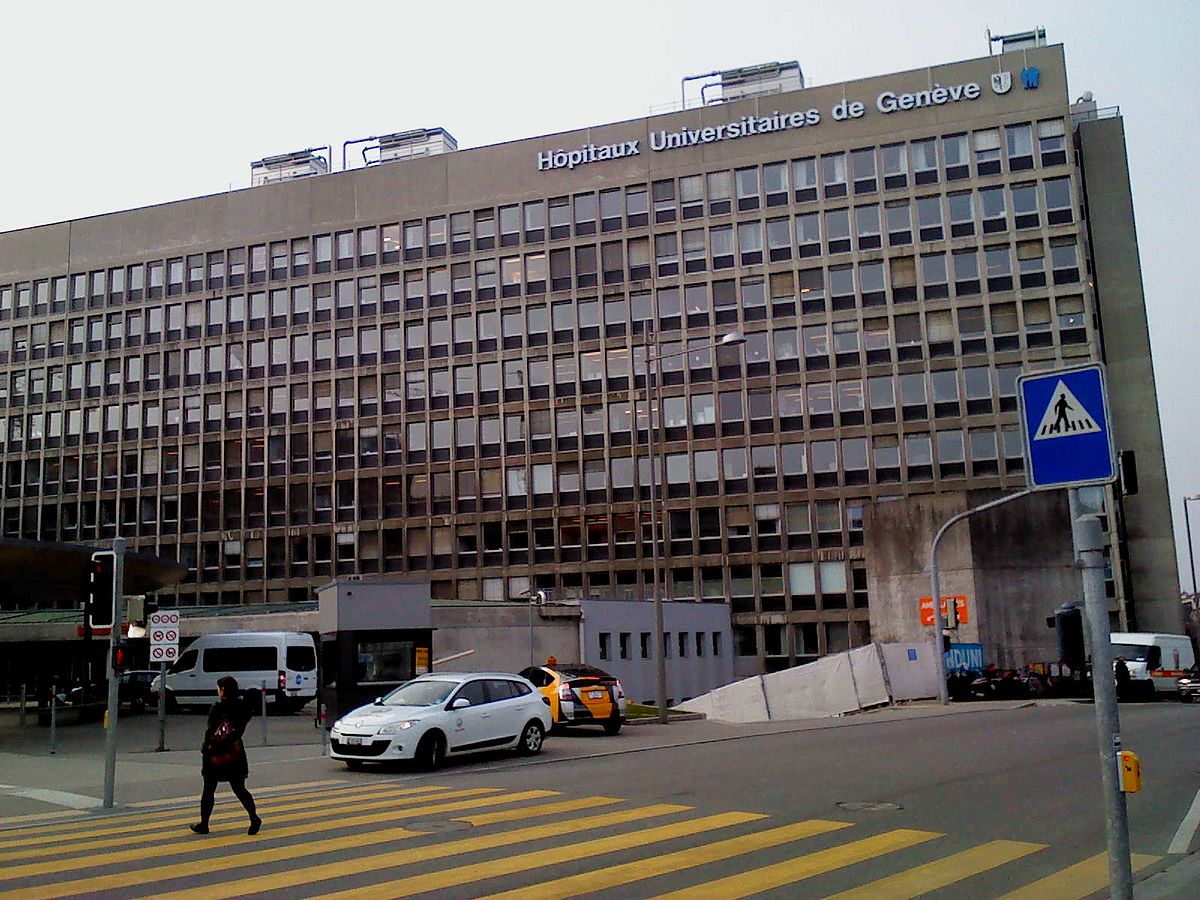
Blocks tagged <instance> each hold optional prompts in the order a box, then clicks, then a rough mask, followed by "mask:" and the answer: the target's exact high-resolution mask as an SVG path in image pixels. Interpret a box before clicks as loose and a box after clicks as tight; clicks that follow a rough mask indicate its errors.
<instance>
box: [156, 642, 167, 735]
mask: <svg viewBox="0 0 1200 900" xmlns="http://www.w3.org/2000/svg"><path fill="white" fill-rule="evenodd" d="M155 749H156V750H158V751H159V752H160V753H161V752H162V751H163V750H166V749H167V664H166V663H165V662H161V663H159V664H158V746H157V747H156V748H155Z"/></svg>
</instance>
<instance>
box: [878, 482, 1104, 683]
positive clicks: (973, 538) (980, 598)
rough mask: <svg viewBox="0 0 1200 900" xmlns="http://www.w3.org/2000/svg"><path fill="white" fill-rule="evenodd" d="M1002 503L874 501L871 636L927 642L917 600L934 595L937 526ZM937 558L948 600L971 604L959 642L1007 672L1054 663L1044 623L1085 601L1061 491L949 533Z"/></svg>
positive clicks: (983, 498)
mask: <svg viewBox="0 0 1200 900" xmlns="http://www.w3.org/2000/svg"><path fill="white" fill-rule="evenodd" d="M995 496H997V495H995V494H993V493H991V492H981V491H971V492H965V493H956V494H940V495H931V494H927V495H922V496H918V497H912V498H909V499H907V500H897V501H890V502H886V503H874V504H870V505H868V507H867V509H866V511H865V523H864V537H865V544H866V548H867V587H868V590H869V592H870V597H871V634H872V636H874V637H875V638H877V639H878V640H879V641H880V642H883V643H895V642H912V643H915V644H921V643H924V642H926V641H928V640H930V639H931V637H932V630H931V628H930V627H929V626H923V625H921V622H920V607H919V600H920V598H921V597H928V596H930V595H931V589H930V583H929V548H930V545H931V543H932V542H933V537H934V535H935V534H936V533H937V529H938V528H940V527H941V524H942V523H943V522H945V521H946V520H948V519H949V518H951V517H952V516H954V515H956V514H958V513H960V512H963V511H965V510H967V509H969V508H970V507H973V506H977V505H979V504H980V503H984V502H987V501H988V500H990V499H994V497H995ZM938 560H939V563H940V568H941V581H942V594H943V596H955V595H962V596H965V597H966V598H967V608H968V615H969V622H967V623H965V624H962V625H960V627H959V631H958V635H957V638H956V639H957V640H958V641H959V642H963V643H981V644H983V645H984V657H985V659H986V660H988V661H989V662H992V661H994V662H997V663H999V664H1000V665H1002V666H1020V665H1024V664H1025V663H1027V662H1044V661H1048V660H1049V661H1053V660H1055V659H1057V658H1058V649H1057V647H1058V644H1057V640H1056V638H1055V634H1054V631H1053V630H1051V629H1049V628H1047V627H1046V621H1045V620H1046V617H1047V616H1049V615H1052V614H1053V612H1054V610H1055V608H1057V607H1058V606H1059V605H1060V604H1062V603H1065V602H1067V601H1069V600H1077V599H1080V598H1081V597H1082V590H1083V586H1082V581H1081V580H1080V577H1079V572H1078V570H1077V569H1076V568H1075V565H1074V554H1073V552H1072V549H1071V529H1070V517H1069V512H1068V508H1067V500H1066V495H1065V493H1064V492H1061V491H1047V492H1041V493H1037V494H1033V495H1031V496H1029V497H1026V498H1023V499H1021V500H1017V501H1014V502H1013V503H1012V504H1010V505H1006V506H1002V507H999V508H997V509H994V510H990V511H988V512H986V513H983V514H981V515H978V516H974V517H972V518H971V519H968V520H967V521H966V522H963V523H960V524H958V525H956V526H955V527H954V528H952V529H951V530H950V531H949V532H948V533H947V535H946V537H944V538H943V539H942V544H941V548H940V551H939V553H938Z"/></svg>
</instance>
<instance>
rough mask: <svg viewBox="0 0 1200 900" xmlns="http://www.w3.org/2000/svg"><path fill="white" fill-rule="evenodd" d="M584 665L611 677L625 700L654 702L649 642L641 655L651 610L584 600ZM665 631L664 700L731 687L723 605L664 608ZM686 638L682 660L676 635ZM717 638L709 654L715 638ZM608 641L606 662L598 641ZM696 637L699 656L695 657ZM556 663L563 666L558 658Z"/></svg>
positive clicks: (633, 603)
mask: <svg viewBox="0 0 1200 900" xmlns="http://www.w3.org/2000/svg"><path fill="white" fill-rule="evenodd" d="M580 606H581V608H582V610H583V626H582V630H583V654H582V657H581V661H582V662H586V663H589V664H591V665H594V666H597V667H599V668H601V669H604V670H605V671H607V672H611V673H612V674H613V675H615V676H617V677H618V678H619V679H621V683H622V684H623V685H624V687H625V694H626V696H627V697H628V698H629V699H630V700H632V701H634V702H638V703H640V702H643V701H650V702H652V703H657V702H658V683H657V675H656V666H655V657H654V654H655V652H656V651H657V648H656V647H655V645H654V641H653V639H652V638H651V653H650V656H649V657H648V658H646V659H643V658H642V655H641V636H642V634H647V635H653V634H654V604H653V603H647V602H645V601H644V600H583V601H581V602H580ZM663 630H664V631H665V632H666V633H667V635H668V638H669V639H668V647H667V699H668V701H669V702H671V703H676V702H678V701H680V700H682V699H685V698H688V697H695V696H698V695H700V694H703V693H705V692H706V691H710V690H712V689H713V688H715V687H719V686H720V685H723V684H728V683H729V682H731V681H733V678H734V674H733V633H732V628H731V627H730V621H729V607H728V606H727V605H726V604H724V603H676V602H666V603H663ZM681 632H683V633H686V634H687V635H688V641H687V655H686V656H683V657H680V655H679V640H678V637H677V636H678V635H679V634H680V633H681ZM714 633H716V634H719V635H720V638H719V640H718V643H719V646H718V648H717V649H718V651H719V652H718V653H716V654H714V653H713V640H712V636H713V634H714ZM601 634H608V635H610V637H609V641H610V644H609V646H610V648H611V652H610V653H609V657H608V659H602V658H601V656H600V635H601ZM621 634H627V635H629V643H628V646H629V654H628V657H627V658H622V656H621V652H620V651H621V641H620V636H621ZM697 634H700V635H701V636H702V637H701V643H702V645H703V655H702V656H701V655H697V653H696V635H697ZM559 659H560V660H562V661H564V662H565V661H566V659H565V658H564V657H562V656H560V657H559Z"/></svg>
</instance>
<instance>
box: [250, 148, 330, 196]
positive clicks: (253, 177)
mask: <svg viewBox="0 0 1200 900" xmlns="http://www.w3.org/2000/svg"><path fill="white" fill-rule="evenodd" d="M319 150H324V151H326V152H328V151H329V148H328V147H312V148H309V149H308V150H297V151H296V152H294V153H281V154H279V155H278V156H268V157H265V158H264V159H260V160H259V161H258V162H253V163H250V185H251V187H258V186H259V185H260V184H272V183H274V182H276V181H291V180H292V179H293V178H307V177H308V176H309V175H325V174H327V173H328V172H329V161H328V160H327V159H326V158H325V157H324V156H321V155H320V154H319V153H318V152H317V151H319Z"/></svg>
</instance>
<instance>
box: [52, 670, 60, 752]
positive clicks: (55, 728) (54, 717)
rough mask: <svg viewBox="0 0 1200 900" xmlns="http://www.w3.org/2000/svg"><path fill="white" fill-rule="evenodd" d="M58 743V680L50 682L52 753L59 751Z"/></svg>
mask: <svg viewBox="0 0 1200 900" xmlns="http://www.w3.org/2000/svg"><path fill="white" fill-rule="evenodd" d="M57 744H58V682H56V681H52V682H50V755H51V756H53V755H54V754H55V753H56V752H57Z"/></svg>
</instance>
